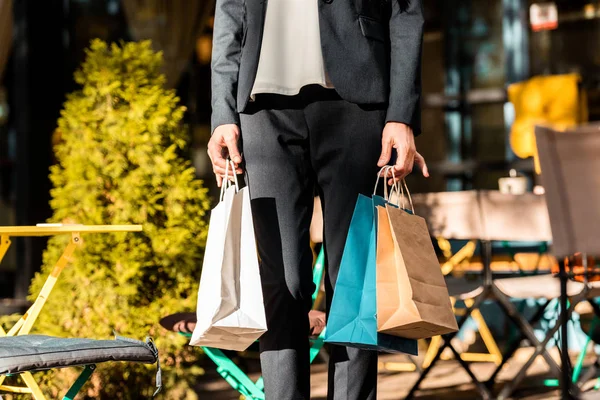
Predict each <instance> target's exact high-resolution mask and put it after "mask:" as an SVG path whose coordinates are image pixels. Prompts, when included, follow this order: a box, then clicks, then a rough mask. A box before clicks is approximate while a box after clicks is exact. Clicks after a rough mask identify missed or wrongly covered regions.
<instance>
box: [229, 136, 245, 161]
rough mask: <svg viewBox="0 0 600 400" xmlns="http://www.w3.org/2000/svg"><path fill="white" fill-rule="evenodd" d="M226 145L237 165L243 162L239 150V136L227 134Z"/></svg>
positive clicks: (230, 156)
mask: <svg viewBox="0 0 600 400" xmlns="http://www.w3.org/2000/svg"><path fill="white" fill-rule="evenodd" d="M225 145H226V146H227V150H228V151H229V158H231V161H233V162H234V163H235V165H236V167H237V165H238V164H239V163H241V162H242V156H241V155H240V151H239V150H238V145H237V137H236V136H233V135H230V136H227V137H226V138H225Z"/></svg>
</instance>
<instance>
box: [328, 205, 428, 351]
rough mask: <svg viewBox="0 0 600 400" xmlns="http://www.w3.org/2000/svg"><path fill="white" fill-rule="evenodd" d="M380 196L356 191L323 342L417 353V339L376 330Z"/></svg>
mask: <svg viewBox="0 0 600 400" xmlns="http://www.w3.org/2000/svg"><path fill="white" fill-rule="evenodd" d="M386 203H387V202H386V201H385V200H384V198H382V197H379V196H373V198H369V197H367V196H364V195H359V196H358V200H357V201H356V207H355V208H354V214H353V216H352V221H351V223H350V229H349V230H348V236H347V238H346V244H345V246H344V254H343V255H342V261H341V264H340V270H339V273H338V278H337V281H336V284H335V290H334V294H333V299H332V303H331V309H330V310H329V314H328V316H327V334H326V336H325V342H327V343H333V344H338V345H343V346H351V347H358V348H361V349H368V350H379V351H385V352H402V353H408V354H412V355H417V341H416V340H412V339H404V338H400V337H397V336H391V335H386V334H383V333H378V332H377V295H376V255H377V254H376V253H377V218H376V216H377V213H376V210H375V207H376V206H378V205H385V204H386Z"/></svg>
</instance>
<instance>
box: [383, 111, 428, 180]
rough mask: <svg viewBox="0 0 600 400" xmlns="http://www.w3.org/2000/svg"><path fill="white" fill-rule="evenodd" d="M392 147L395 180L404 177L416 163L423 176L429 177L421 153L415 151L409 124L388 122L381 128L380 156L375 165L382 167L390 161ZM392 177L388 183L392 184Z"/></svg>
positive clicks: (413, 137) (413, 138)
mask: <svg viewBox="0 0 600 400" xmlns="http://www.w3.org/2000/svg"><path fill="white" fill-rule="evenodd" d="M392 149H396V152H397V158H396V164H395V165H394V167H393V169H392V171H393V173H394V178H395V179H396V180H400V179H404V178H405V177H406V176H407V175H408V174H410V173H411V172H412V170H413V166H414V165H416V166H417V167H419V168H420V169H421V172H422V174H423V176H424V177H426V178H428V177H429V170H428V169H427V164H426V163H425V159H424V158H423V156H422V155H420V154H419V153H418V152H417V149H416V147H415V136H414V134H413V131H412V129H411V128H410V126H408V125H406V124H403V123H400V122H388V123H387V124H385V128H384V129H383V135H382V137H381V156H380V157H379V161H378V162H377V165H378V166H379V167H383V166H385V165H387V163H388V162H390V159H391V158H392ZM393 183H394V179H390V180H389V182H388V184H389V185H392V184H393Z"/></svg>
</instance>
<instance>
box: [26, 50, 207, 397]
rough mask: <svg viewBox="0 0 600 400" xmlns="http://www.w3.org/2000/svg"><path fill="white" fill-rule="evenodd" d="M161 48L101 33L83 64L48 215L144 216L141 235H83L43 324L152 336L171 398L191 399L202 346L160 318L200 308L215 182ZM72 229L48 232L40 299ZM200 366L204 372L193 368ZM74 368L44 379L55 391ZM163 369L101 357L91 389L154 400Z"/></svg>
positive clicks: (88, 219) (135, 220)
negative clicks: (199, 173) (193, 157)
mask: <svg viewBox="0 0 600 400" xmlns="http://www.w3.org/2000/svg"><path fill="white" fill-rule="evenodd" d="M161 64H162V55H161V54H160V53H155V52H153V51H152V48H151V44H150V43H149V42H147V41H146V42H141V43H124V44H121V45H116V44H113V45H110V46H109V45H107V44H106V43H104V42H102V41H100V40H96V41H93V42H92V44H91V47H90V49H88V50H87V57H86V60H85V61H84V63H83V65H82V66H81V68H80V69H79V70H78V71H77V72H76V73H75V81H76V82H77V83H78V84H79V85H81V88H80V89H79V90H77V91H76V92H74V93H72V94H70V95H69V96H68V98H67V101H66V102H65V104H64V110H63V111H62V113H61V118H60V120H59V123H58V131H57V132H58V134H59V141H58V144H57V145H56V148H55V150H56V158H57V161H58V163H57V165H55V166H53V167H52V168H51V173H50V178H51V180H52V183H53V187H54V188H53V189H52V192H51V196H52V200H51V206H52V210H53V213H54V215H53V217H52V218H51V220H50V221H49V222H54V223H81V224H142V225H143V228H144V229H143V233H119V234H87V235H86V234H84V235H83V246H82V247H81V248H78V249H77V250H76V252H75V257H74V259H73V262H72V264H71V265H70V266H68V267H67V268H66V269H65V270H64V271H63V274H62V276H61V279H59V281H58V284H57V285H56V287H55V289H54V291H53V293H52V295H51V296H50V298H49V300H48V303H47V306H46V308H45V309H44V310H43V312H42V314H41V315H40V318H39V320H38V323H37V324H36V326H35V330H36V332H39V333H44V334H51V335H58V336H65V337H86V338H104V339H106V338H110V337H111V336H112V335H113V331H115V332H117V333H118V334H120V335H123V336H128V337H132V338H138V339H143V338H144V337H145V336H146V335H151V336H153V337H154V338H155V341H156V344H157V346H158V348H159V350H160V354H161V366H162V367H163V369H164V371H163V380H164V384H165V393H164V394H163V395H162V397H163V398H168V399H188V398H190V399H191V398H195V395H194V394H193V392H192V391H189V390H187V381H190V382H191V381H192V380H193V379H194V377H193V375H194V373H195V371H194V369H193V368H192V369H190V368H187V367H186V366H189V365H192V364H193V362H194V360H195V357H197V355H198V351H197V350H194V349H190V348H186V346H185V343H186V340H185V339H184V338H181V337H177V335H175V334H172V333H168V332H165V331H164V330H163V329H162V328H160V327H159V326H158V320H159V318H160V317H161V316H164V315H166V314H170V313H173V312H177V311H182V310H193V309H195V306H196V304H195V302H196V292H197V289H198V281H199V278H200V269H201V268H200V267H201V257H202V254H203V249H204V245H205V241H206V234H207V223H206V218H205V216H206V212H207V209H208V207H209V201H208V196H207V191H206V190H205V189H204V188H203V187H202V183H201V182H200V181H199V180H197V179H195V173H194V170H193V169H192V167H191V164H190V162H189V161H188V160H187V157H183V156H182V154H186V153H185V151H186V147H187V141H186V131H185V128H184V127H183V126H182V123H181V122H182V118H183V115H184V111H185V109H184V107H181V106H179V105H178V101H179V99H178V98H177V97H176V96H175V93H174V91H172V90H166V89H165V88H164V83H165V77H164V76H163V75H162V74H161V73H160V68H161ZM69 239H70V238H69V237H65V236H57V237H53V238H51V239H50V241H49V243H48V248H47V249H46V252H45V253H44V264H43V267H42V270H41V272H40V273H39V274H37V275H36V276H35V278H34V279H33V282H32V285H31V289H30V293H31V296H30V298H31V299H34V298H35V296H36V295H37V293H38V292H39V290H40V289H41V287H42V285H43V283H44V281H45V279H46V277H47V276H48V274H49V273H50V271H51V269H52V268H53V266H54V264H55V262H56V261H57V259H58V258H59V256H60V255H61V253H62V251H63V249H64V248H65V246H66V244H67V242H68V240H69ZM196 372H197V371H196ZM76 373H77V371H72V370H71V371H67V372H62V371H56V372H52V373H50V374H49V375H48V376H46V379H45V384H44V390H45V391H46V392H47V394H48V396H49V397H50V398H57V397H58V395H59V394H63V393H64V391H65V389H66V388H67V387H68V386H69V384H70V383H71V382H72V381H73V379H74V377H75V374H76ZM154 373H155V366H152V367H149V366H144V365H135V364H131V363H129V364H118V363H113V364H104V365H100V366H99V368H98V370H97V371H96V373H95V374H94V375H93V377H94V378H93V379H92V382H91V384H90V385H89V386H88V387H87V396H88V397H90V398H94V399H137V398H149V396H150V395H151V393H152V391H153V387H152V384H153V382H154V379H153V378H154Z"/></svg>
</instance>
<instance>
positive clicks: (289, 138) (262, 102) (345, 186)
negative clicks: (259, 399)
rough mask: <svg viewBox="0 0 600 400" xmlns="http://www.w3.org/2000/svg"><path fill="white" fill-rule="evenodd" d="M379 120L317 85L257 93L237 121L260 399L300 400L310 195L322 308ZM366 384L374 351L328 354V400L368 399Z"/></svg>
mask: <svg viewBox="0 0 600 400" xmlns="http://www.w3.org/2000/svg"><path fill="white" fill-rule="evenodd" d="M384 121H385V107H384V106H381V107H373V106H370V107H369V108H365V107H361V106H358V105H355V104H351V103H348V102H346V101H344V100H341V99H340V98H339V96H338V95H337V94H336V93H335V91H333V90H326V89H322V88H319V87H309V88H306V89H305V90H303V91H302V92H301V93H300V94H299V95H297V96H291V97H290V96H278V95H262V96H261V95H259V96H258V98H257V100H256V102H254V103H252V104H251V106H250V108H249V109H248V110H247V111H246V112H245V113H244V114H242V115H241V136H242V140H241V147H242V151H243V157H244V161H245V168H246V174H247V176H246V178H247V183H248V186H249V191H250V197H251V201H252V214H253V217H254V225H255V231H256V238H257V242H258V251H259V256H260V258H261V276H262V282H263V294H264V301H265V311H266V314H267V326H268V332H267V333H266V334H265V335H264V336H263V337H262V338H261V339H260V351H261V356H260V357H261V364H262V372H263V377H264V380H265V394H266V399H267V400H286V399H294V400H296V399H310V365H309V342H308V331H309V324H308V311H309V310H310V308H311V295H312V292H313V289H314V284H313V282H312V268H311V267H312V253H311V250H310V240H309V226H310V221H311V216H312V211H313V201H314V195H315V193H318V194H319V195H320V197H321V201H322V205H323V216H324V246H325V251H326V260H327V274H326V282H325V287H326V294H327V309H329V305H330V304H331V298H332V293H333V288H334V287H335V281H336V279H337V275H338V270H339V266H340V260H341V258H342V253H343V250H344V244H345V239H346V233H347V231H348V227H349V225H350V220H351V218H352V213H353V211H354V206H355V204H356V199H357V196H358V194H359V193H362V194H366V195H368V194H371V193H372V191H373V185H374V184H375V180H376V175H377V172H378V167H377V160H378V158H379V155H380V153H381V133H382V130H383V127H384ZM376 386H377V353H376V352H373V351H364V350H358V349H354V348H346V347H341V346H332V347H331V348H330V364H329V387H328V393H329V394H328V399H336V400H353V399H356V400H359V399H360V400H365V399H375V397H376Z"/></svg>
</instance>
